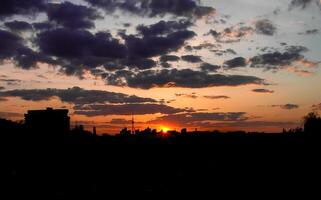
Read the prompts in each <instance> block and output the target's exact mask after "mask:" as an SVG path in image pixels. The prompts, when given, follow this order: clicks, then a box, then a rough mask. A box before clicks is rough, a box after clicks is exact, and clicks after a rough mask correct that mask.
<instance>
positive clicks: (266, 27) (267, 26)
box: [255, 19, 277, 36]
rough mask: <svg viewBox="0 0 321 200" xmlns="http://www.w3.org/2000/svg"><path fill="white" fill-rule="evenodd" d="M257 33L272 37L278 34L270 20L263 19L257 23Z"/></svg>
mask: <svg viewBox="0 0 321 200" xmlns="http://www.w3.org/2000/svg"><path fill="white" fill-rule="evenodd" d="M255 31H256V33H258V34H262V35H268V36H272V35H274V34H275V33H276V31H277V28H276V26H275V25H274V24H273V23H272V22H271V21H270V20H268V19H261V20H258V21H256V22H255Z"/></svg>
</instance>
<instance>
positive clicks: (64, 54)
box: [0, 0, 321, 134]
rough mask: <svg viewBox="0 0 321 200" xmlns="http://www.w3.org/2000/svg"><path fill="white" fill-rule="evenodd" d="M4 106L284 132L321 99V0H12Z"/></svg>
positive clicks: (142, 124) (124, 123)
mask: <svg viewBox="0 0 321 200" xmlns="http://www.w3.org/2000/svg"><path fill="white" fill-rule="evenodd" d="M0 5H1V6H0V118H7V119H11V120H17V121H19V120H23V117H24V115H23V114H24V113H26V112H27V111H28V110H32V109H45V108H46V107H53V108H65V109H69V115H70V116H71V120H72V125H75V124H83V125H84V126H85V127H86V128H87V129H89V130H90V129H91V128H92V127H93V126H95V127H96V128H97V132H98V133H100V134H102V133H110V134H115V133H118V132H119V130H120V129H122V128H124V127H128V128H130V127H131V120H132V118H134V121H135V128H137V129H143V128H146V127H151V128H155V129H158V130H161V129H170V130H180V129H181V128H184V127H185V128H187V129H188V130H195V129H197V130H204V131H205V130H221V131H233V130H245V131H265V132H280V131H282V129H283V128H286V129H289V128H295V127H300V126H302V123H303V116H304V115H306V114H307V113H308V112H311V111H319V110H321V92H320V85H321V73H320V71H321V70H320V66H321V64H320V62H321V51H320V46H321V32H320V31H321V25H320V24H321V1H319V0H282V1H279V0H270V1H266V0H228V1H226V0H225V1H223V0H69V1H63V0H29V1H19V0H2V1H1V3H0Z"/></svg>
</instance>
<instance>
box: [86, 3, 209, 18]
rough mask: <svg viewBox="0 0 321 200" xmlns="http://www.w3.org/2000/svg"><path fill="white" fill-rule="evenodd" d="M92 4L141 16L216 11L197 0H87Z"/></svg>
mask: <svg viewBox="0 0 321 200" xmlns="http://www.w3.org/2000/svg"><path fill="white" fill-rule="evenodd" d="M85 1H87V2H88V3H90V4H91V5H92V6H95V7H98V8H102V9H104V10H105V11H107V12H114V11H115V10H116V9H119V10H122V11H126V12H129V13H131V14H136V15H140V16H150V17H154V16H164V15H165V14H172V15H176V16H186V17H202V16H205V15H209V14H212V13H214V12H215V9H214V8H212V7H205V6H201V5H200V3H199V1H197V0H131V1H122V0H85Z"/></svg>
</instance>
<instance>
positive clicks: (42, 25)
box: [32, 21, 54, 31]
mask: <svg viewBox="0 0 321 200" xmlns="http://www.w3.org/2000/svg"><path fill="white" fill-rule="evenodd" d="M32 26H33V28H34V29H36V30H39V31H44V30H49V29H51V28H53V27H54V25H53V24H52V23H50V22H47V21H44V22H35V23H33V24H32Z"/></svg>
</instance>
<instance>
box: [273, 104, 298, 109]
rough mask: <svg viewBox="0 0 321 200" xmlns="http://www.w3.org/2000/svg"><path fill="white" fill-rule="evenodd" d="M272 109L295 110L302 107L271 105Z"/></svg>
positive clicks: (295, 105)
mask: <svg viewBox="0 0 321 200" xmlns="http://www.w3.org/2000/svg"><path fill="white" fill-rule="evenodd" d="M271 107H278V108H282V109H284V110H294V109H298V108H299V107H300V106H299V105H297V104H290V103H288V104H284V105H271Z"/></svg>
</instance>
